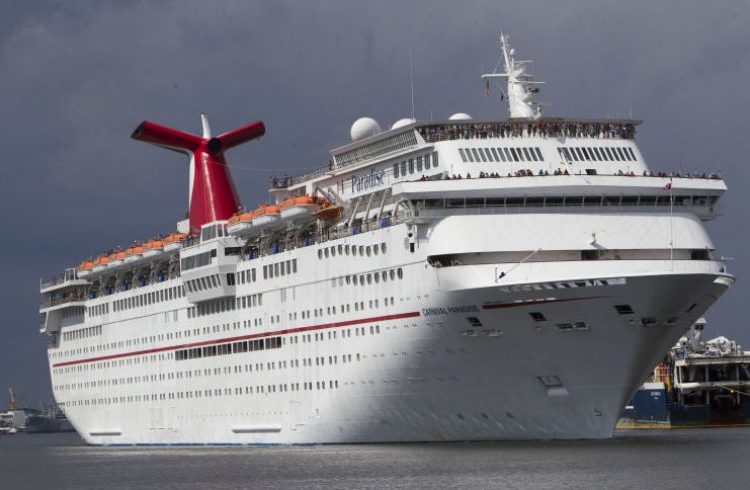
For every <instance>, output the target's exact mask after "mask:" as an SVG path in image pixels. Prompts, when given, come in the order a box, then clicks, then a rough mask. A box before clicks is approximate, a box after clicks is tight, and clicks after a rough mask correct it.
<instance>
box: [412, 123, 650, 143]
mask: <svg viewBox="0 0 750 490" xmlns="http://www.w3.org/2000/svg"><path fill="white" fill-rule="evenodd" d="M418 131H419V134H420V135H421V136H422V138H424V139H425V141H427V142H434V141H440V140H455V139H473V138H480V139H486V138H511V137H519V136H540V137H553V138H559V137H570V138H621V139H633V138H634V137H635V126H634V125H633V124H631V123H606V122H604V123H603V122H551V121H535V122H525V121H524V122H521V121H506V122H494V123H461V124H442V125H434V126H422V127H420V128H418Z"/></svg>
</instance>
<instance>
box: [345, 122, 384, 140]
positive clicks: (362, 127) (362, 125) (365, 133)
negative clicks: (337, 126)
mask: <svg viewBox="0 0 750 490" xmlns="http://www.w3.org/2000/svg"><path fill="white" fill-rule="evenodd" d="M382 131H383V130H382V129H380V124H378V122H377V121H376V120H375V119H373V118H371V117H360V118H359V119H357V120H356V121H354V124H352V128H351V129H350V130H349V134H350V136H351V137H352V141H361V140H363V139H366V138H369V137H371V136H375V135H376V134H378V133H380V132H382Z"/></svg>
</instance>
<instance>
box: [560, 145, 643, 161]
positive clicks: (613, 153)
mask: <svg viewBox="0 0 750 490" xmlns="http://www.w3.org/2000/svg"><path fill="white" fill-rule="evenodd" d="M557 151H558V152H559V153H560V156H561V157H562V158H563V160H565V161H567V162H635V161H637V160H638V159H637V158H636V156H635V152H634V151H633V149H632V148H630V147H628V146H612V147H610V146H604V147H602V148H597V147H595V146H594V147H589V148H583V147H568V148H562V147H561V148H558V149H557Z"/></svg>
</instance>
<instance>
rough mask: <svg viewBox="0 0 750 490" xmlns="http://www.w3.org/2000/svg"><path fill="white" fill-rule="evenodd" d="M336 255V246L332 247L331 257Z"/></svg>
mask: <svg viewBox="0 0 750 490" xmlns="http://www.w3.org/2000/svg"><path fill="white" fill-rule="evenodd" d="M335 256H336V247H331V257H335Z"/></svg>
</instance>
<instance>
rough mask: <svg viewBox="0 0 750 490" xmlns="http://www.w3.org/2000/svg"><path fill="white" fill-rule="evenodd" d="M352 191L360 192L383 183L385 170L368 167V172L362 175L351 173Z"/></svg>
mask: <svg viewBox="0 0 750 490" xmlns="http://www.w3.org/2000/svg"><path fill="white" fill-rule="evenodd" d="M351 182H352V192H360V191H364V190H367V189H371V188H373V187H380V186H381V185H383V184H384V183H385V170H373V169H370V173H368V174H365V175H363V176H359V175H352V178H351Z"/></svg>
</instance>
